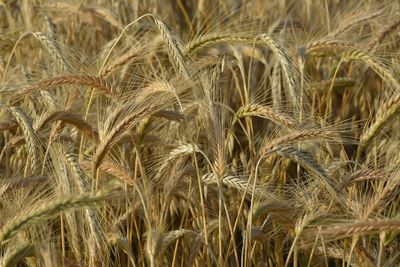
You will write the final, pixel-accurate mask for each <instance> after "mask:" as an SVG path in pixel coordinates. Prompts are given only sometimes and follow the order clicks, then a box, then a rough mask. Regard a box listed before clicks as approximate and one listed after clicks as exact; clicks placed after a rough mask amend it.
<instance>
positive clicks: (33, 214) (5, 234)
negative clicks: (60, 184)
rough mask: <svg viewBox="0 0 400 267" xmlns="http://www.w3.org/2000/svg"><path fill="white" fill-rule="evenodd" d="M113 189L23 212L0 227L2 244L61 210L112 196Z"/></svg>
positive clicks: (65, 199) (66, 198)
mask: <svg viewBox="0 0 400 267" xmlns="http://www.w3.org/2000/svg"><path fill="white" fill-rule="evenodd" d="M111 192H112V191H111V190H108V191H98V192H95V193H86V194H80V195H74V196H68V197H63V198H61V199H56V200H54V201H50V202H48V203H46V204H44V205H41V206H39V207H37V208H35V209H33V210H31V211H29V212H28V213H26V214H21V215H19V216H18V217H17V218H14V219H13V220H12V221H10V222H8V223H6V224H5V225H3V227H2V228H1V229H0V244H4V243H5V242H6V241H7V240H8V239H10V238H11V237H13V236H14V235H16V234H17V233H18V232H19V231H21V230H22V229H23V228H26V227H28V226H30V225H33V224H37V223H40V222H43V221H45V220H47V219H49V218H51V217H53V216H55V215H57V214H59V213H60V212H63V211H66V210H71V209H77V208H82V207H86V206H92V205H94V204H96V203H99V202H101V201H104V200H106V199H107V198H109V197H110V196H111V194H110V193H111Z"/></svg>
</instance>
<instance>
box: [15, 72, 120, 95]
mask: <svg viewBox="0 0 400 267" xmlns="http://www.w3.org/2000/svg"><path fill="white" fill-rule="evenodd" d="M60 85H84V86H90V87H93V88H96V89H97V90H99V92H101V93H103V94H104V95H107V96H112V93H113V90H112V87H111V85H110V84H109V83H108V81H107V80H105V79H103V78H99V77H96V76H89V75H65V76H59V77H54V78H51V79H48V80H42V81H39V82H37V83H35V84H33V85H29V86H27V87H25V88H23V89H22V91H21V92H19V93H18V94H19V95H26V94H31V93H33V92H35V91H38V90H46V89H49V88H52V87H55V86H60Z"/></svg>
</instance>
